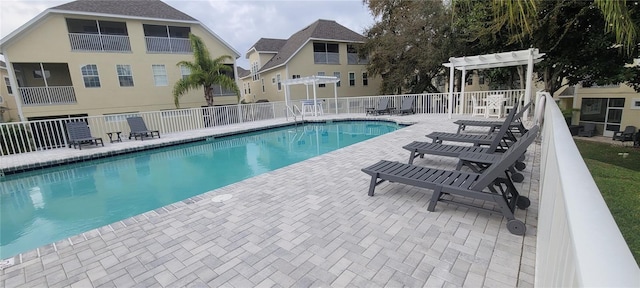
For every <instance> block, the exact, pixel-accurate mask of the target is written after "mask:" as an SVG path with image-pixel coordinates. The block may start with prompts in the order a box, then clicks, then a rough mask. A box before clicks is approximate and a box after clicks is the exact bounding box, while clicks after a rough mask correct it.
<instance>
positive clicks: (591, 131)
mask: <svg viewBox="0 0 640 288" xmlns="http://www.w3.org/2000/svg"><path fill="white" fill-rule="evenodd" d="M595 134H596V124H594V123H585V124H584V125H582V128H580V130H578V136H581V137H593V135H595Z"/></svg>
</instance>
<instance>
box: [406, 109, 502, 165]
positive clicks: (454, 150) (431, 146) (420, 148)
mask: <svg viewBox="0 0 640 288" xmlns="http://www.w3.org/2000/svg"><path fill="white" fill-rule="evenodd" d="M513 117H514V115H513V113H509V115H508V116H507V119H506V120H505V121H503V123H502V127H500V130H498V133H496V134H495V135H492V136H493V138H492V139H491V142H490V143H489V147H488V148H487V147H479V146H458V145H445V144H440V143H430V142H421V141H413V142H411V143H409V144H407V145H405V146H403V147H402V148H404V149H406V150H409V151H410V152H411V154H410V155H409V164H413V160H414V159H415V157H416V156H420V158H422V157H424V155H425V154H430V155H439V156H447V157H458V156H459V155H460V153H464V152H479V153H494V152H496V151H503V150H506V149H507V147H500V144H501V143H502V139H503V138H504V135H505V134H506V133H507V130H508V126H509V123H510V122H511V120H512V119H513ZM482 136H484V135H482Z"/></svg>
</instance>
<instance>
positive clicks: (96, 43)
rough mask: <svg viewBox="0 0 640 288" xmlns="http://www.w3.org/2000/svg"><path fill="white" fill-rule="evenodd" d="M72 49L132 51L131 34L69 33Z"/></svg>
mask: <svg viewBox="0 0 640 288" xmlns="http://www.w3.org/2000/svg"><path fill="white" fill-rule="evenodd" d="M69 43H70V44H71V51H98V52H131V43H130V41H129V36H126V35H104V34H88V33H69Z"/></svg>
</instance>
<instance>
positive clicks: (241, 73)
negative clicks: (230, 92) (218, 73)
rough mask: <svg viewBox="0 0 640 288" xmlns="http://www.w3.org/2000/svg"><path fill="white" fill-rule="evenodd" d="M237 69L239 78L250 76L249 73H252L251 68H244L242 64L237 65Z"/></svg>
mask: <svg viewBox="0 0 640 288" xmlns="http://www.w3.org/2000/svg"><path fill="white" fill-rule="evenodd" d="M236 70H237V75H238V79H240V78H244V77H247V76H249V74H251V72H250V71H249V70H247V69H244V68H242V67H240V66H237V67H236Z"/></svg>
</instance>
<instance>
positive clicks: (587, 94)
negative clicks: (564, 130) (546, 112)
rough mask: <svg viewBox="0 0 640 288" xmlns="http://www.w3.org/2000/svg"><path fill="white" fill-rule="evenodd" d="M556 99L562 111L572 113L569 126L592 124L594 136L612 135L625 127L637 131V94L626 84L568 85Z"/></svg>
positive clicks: (639, 121) (639, 99) (639, 120)
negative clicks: (571, 111)
mask: <svg viewBox="0 0 640 288" xmlns="http://www.w3.org/2000/svg"><path fill="white" fill-rule="evenodd" d="M558 99H559V105H560V107H561V108H562V109H564V110H570V109H573V110H574V112H573V116H572V121H571V123H572V124H574V125H582V124H585V123H595V124H596V134H597V135H604V136H613V133H614V132H616V131H622V130H624V129H625V127H627V126H635V127H636V128H637V129H640V93H638V92H636V91H635V90H633V87H631V86H629V85H627V84H616V85H606V86H598V85H593V86H590V87H583V86H581V85H576V86H570V87H567V88H566V89H565V90H564V91H562V92H561V93H559V96H558ZM636 131H637V130H636Z"/></svg>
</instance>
